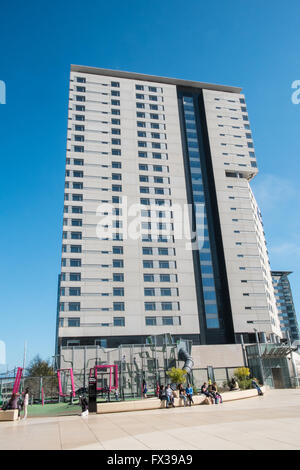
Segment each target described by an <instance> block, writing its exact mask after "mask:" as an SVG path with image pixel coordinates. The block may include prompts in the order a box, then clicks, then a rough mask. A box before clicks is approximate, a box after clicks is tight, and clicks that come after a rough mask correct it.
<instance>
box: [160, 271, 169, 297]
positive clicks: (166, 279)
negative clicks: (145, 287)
mask: <svg viewBox="0 0 300 470" xmlns="http://www.w3.org/2000/svg"><path fill="white" fill-rule="evenodd" d="M159 280H160V282H170V281H171V276H170V274H160V275H159ZM162 290H163V289H162ZM161 295H166V294H163V293H161ZM167 295H169V294H167ZM170 295H171V294H170Z"/></svg>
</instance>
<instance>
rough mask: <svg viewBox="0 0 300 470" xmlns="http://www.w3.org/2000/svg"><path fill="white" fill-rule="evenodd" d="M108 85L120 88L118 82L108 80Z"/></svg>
mask: <svg viewBox="0 0 300 470" xmlns="http://www.w3.org/2000/svg"><path fill="white" fill-rule="evenodd" d="M110 86H113V87H117V88H120V82H110Z"/></svg>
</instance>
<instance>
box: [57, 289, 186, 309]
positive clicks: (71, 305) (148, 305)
mask: <svg viewBox="0 0 300 470" xmlns="http://www.w3.org/2000/svg"><path fill="white" fill-rule="evenodd" d="M70 289H71V288H70ZM144 306H145V310H146V311H150V310H151V311H156V310H162V311H170V310H180V304H179V302H145V303H144ZM59 310H60V312H80V311H81V304H80V302H60V304H59ZM99 310H101V311H110V310H111V309H110V308H109V307H104V308H99ZM112 310H113V311H119V312H121V311H122V312H123V311H125V302H113V306H112Z"/></svg>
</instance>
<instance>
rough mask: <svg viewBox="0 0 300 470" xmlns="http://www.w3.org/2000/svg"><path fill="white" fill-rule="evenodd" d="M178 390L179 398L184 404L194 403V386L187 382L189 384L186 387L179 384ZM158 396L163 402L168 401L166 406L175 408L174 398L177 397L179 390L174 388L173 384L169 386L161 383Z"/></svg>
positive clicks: (190, 404)
mask: <svg viewBox="0 0 300 470" xmlns="http://www.w3.org/2000/svg"><path fill="white" fill-rule="evenodd" d="M177 390H178V394H179V398H180V399H181V400H183V403H184V406H187V405H189V406H192V403H194V401H193V387H192V386H191V385H190V384H187V386H186V387H185V388H184V386H183V385H182V384H179V385H178V386H177ZM158 397H159V399H160V401H161V402H164V401H165V402H166V408H169V407H170V406H172V407H173V408H175V405H174V398H177V392H176V389H175V390H174V389H173V388H172V387H171V384H168V385H167V387H165V386H164V385H160V387H159V393H158Z"/></svg>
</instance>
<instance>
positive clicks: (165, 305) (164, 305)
mask: <svg viewBox="0 0 300 470" xmlns="http://www.w3.org/2000/svg"><path fill="white" fill-rule="evenodd" d="M161 308H162V310H173V306H172V302H162V303H161Z"/></svg>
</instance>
